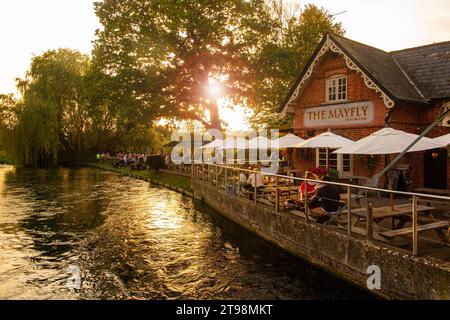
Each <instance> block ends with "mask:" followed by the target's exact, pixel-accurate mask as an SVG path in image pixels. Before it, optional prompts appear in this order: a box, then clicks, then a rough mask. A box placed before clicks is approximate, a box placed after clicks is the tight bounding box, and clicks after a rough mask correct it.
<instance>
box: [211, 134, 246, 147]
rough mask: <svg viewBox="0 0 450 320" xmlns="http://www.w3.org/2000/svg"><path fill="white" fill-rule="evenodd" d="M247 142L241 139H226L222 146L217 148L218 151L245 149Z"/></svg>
mask: <svg viewBox="0 0 450 320" xmlns="http://www.w3.org/2000/svg"><path fill="white" fill-rule="evenodd" d="M247 148H248V140H246V139H244V138H241V137H228V138H226V139H225V140H224V141H223V144H222V145H221V146H220V147H218V148H217V149H218V150H223V149H247Z"/></svg>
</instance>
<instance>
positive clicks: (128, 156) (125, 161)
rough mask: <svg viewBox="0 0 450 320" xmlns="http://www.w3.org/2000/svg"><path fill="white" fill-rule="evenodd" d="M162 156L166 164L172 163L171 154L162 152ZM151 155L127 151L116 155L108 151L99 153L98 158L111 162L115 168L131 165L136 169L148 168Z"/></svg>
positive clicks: (101, 160)
mask: <svg viewBox="0 0 450 320" xmlns="http://www.w3.org/2000/svg"><path fill="white" fill-rule="evenodd" d="M160 157H161V158H162V159H163V160H164V163H165V165H166V166H168V165H169V163H170V154H169V153H162V154H160ZM148 158H149V155H147V154H145V153H126V152H119V153H117V154H115V155H110V154H109V153H108V152H107V153H99V154H97V160H98V161H100V162H105V163H111V164H112V165H113V166H114V167H115V168H118V167H130V168H131V169H134V170H145V169H147V165H148V162H147V160H148Z"/></svg>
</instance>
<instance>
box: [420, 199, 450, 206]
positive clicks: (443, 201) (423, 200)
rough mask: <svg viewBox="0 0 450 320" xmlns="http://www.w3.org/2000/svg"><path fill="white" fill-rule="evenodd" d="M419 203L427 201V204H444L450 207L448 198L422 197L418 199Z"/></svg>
mask: <svg viewBox="0 0 450 320" xmlns="http://www.w3.org/2000/svg"><path fill="white" fill-rule="evenodd" d="M417 202H418V203H426V204H427V206H431V205H433V206H435V205H442V206H449V207H450V201H446V200H440V199H425V198H423V199H420V198H419V200H418V201H417Z"/></svg>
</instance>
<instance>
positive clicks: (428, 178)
mask: <svg viewBox="0 0 450 320" xmlns="http://www.w3.org/2000/svg"><path fill="white" fill-rule="evenodd" d="M424 187H425V188H433V189H447V149H433V150H428V151H426V152H425V155H424Z"/></svg>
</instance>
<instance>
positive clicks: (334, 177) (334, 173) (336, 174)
mask: <svg viewBox="0 0 450 320" xmlns="http://www.w3.org/2000/svg"><path fill="white" fill-rule="evenodd" d="M328 176H329V177H330V180H331V181H338V180H339V171H338V170H336V169H332V168H330V169H329V170H328Z"/></svg>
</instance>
